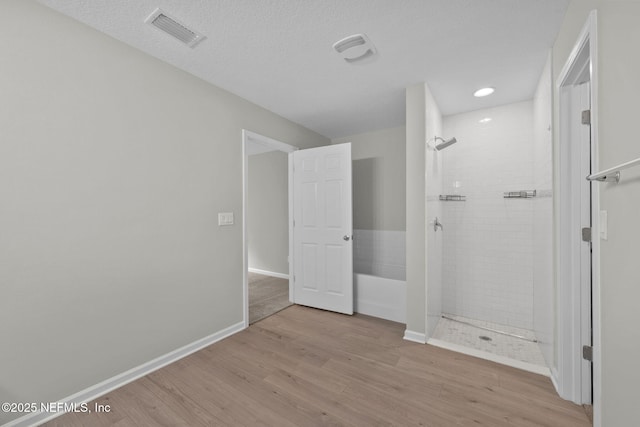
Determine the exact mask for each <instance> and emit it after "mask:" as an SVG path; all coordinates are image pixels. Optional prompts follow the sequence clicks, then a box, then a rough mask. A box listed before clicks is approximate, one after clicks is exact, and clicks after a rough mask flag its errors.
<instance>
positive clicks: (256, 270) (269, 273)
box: [247, 267, 289, 280]
mask: <svg viewBox="0 0 640 427" xmlns="http://www.w3.org/2000/svg"><path fill="white" fill-rule="evenodd" d="M247 270H248V271H249V273H256V274H262V275H263V276H269V277H277V278H278V279H287V280H289V275H288V274H284V273H276V272H275V271H267V270H260V269H259V268H251V267H249V268H248V269H247Z"/></svg>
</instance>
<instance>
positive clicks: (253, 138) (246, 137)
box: [242, 129, 298, 328]
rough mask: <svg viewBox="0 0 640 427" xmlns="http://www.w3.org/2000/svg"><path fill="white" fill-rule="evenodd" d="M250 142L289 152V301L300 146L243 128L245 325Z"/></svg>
mask: <svg viewBox="0 0 640 427" xmlns="http://www.w3.org/2000/svg"><path fill="white" fill-rule="evenodd" d="M248 143H257V144H260V145H262V146H264V147H265V148H266V150H265V152H267V151H282V152H284V153H287V154H288V157H289V165H288V175H289V179H288V187H289V188H288V192H289V197H288V199H289V220H288V223H289V301H292V302H293V263H292V262H291V255H292V254H293V227H292V221H291V218H293V197H292V194H293V190H292V189H293V173H292V166H293V163H292V160H291V159H292V156H291V153H293V152H294V151H296V150H298V147H294V146H293V145H289V144H285V143H284V142H281V141H278V140H275V139H273V138H269V137H267V136H264V135H260V134H258V133H255V132H251V131H249V130H246V129H242V306H243V309H242V320H243V323H244V327H245V328H247V327H248V326H249V278H248V274H247V271H248V269H249V245H248V235H247V200H248V199H247V184H248V178H249V175H248V174H249V162H248V160H249V154H248V150H247V144H248Z"/></svg>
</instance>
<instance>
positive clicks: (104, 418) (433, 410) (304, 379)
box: [47, 306, 590, 427]
mask: <svg viewBox="0 0 640 427" xmlns="http://www.w3.org/2000/svg"><path fill="white" fill-rule="evenodd" d="M403 332H404V325H401V324H399V323H394V322H389V321H386V320H381V319H376V318H373V317H368V316H363V315H355V316H352V317H350V316H345V315H341V314H336V313H330V312H326V311H321V310H314V309H310V308H306V307H300V306H292V307H289V308H287V309H285V310H283V311H281V312H279V313H277V314H275V315H273V316H271V317H268V318H266V319H264V320H262V321H260V322H257V323H255V324H254V325H252V326H250V327H249V328H248V329H246V330H244V331H242V332H240V333H238V334H236V335H234V336H232V337H230V338H227V339H225V340H223V341H221V342H219V343H217V344H214V345H212V346H210V347H207V348H206V349H203V350H201V351H199V352H197V353H194V354H193V355H191V356H189V357H186V358H184V359H182V360H180V361H178V362H176V363H174V364H171V365H169V366H167V367H165V368H162V369H160V370H158V371H156V372H154V373H152V374H150V375H148V376H146V377H143V378H141V379H139V380H137V381H135V382H132V383H130V384H128V385H126V386H124V387H122V388H120V389H118V390H115V391H113V392H111V393H109V394H107V395H105V396H103V397H101V398H99V399H98V400H97V401H96V402H97V403H101V404H109V405H110V406H111V408H112V411H111V412H110V413H108V414H97V413H92V414H66V415H64V416H62V417H60V418H57V419H55V420H53V421H51V422H50V423H48V424H47V425H49V426H83V427H85V426H108V425H114V426H119V427H123V426H154V425H159V426H211V425H215V426H218V425H220V426H223V425H229V426H316V425H318V426H319V425H332V426H340V425H348V426H405V425H407V426H408V425H416V426H471V425H473V426H478V425H483V426H537V425H542V426H562V427H564V426H588V425H590V422H589V420H588V419H587V416H586V414H585V412H584V410H583V408H582V407H581V406H578V405H574V404H572V403H570V402H567V401H564V400H562V399H560V398H559V397H558V396H557V394H556V393H555V391H554V388H553V386H552V384H551V382H550V380H549V379H548V378H546V377H543V376H540V375H536V374H531V373H528V372H524V371H520V370H517V369H514V368H509V367H506V366H502V365H498V364H495V363H492V362H488V361H485V360H481V359H476V358H473V357H470V356H466V355H462V354H458V353H454V352H451V351H448V350H444V349H440V348H437V347H432V346H428V345H421V344H415V343H411V342H408V341H404V340H403V339H402V334H403ZM92 406H93V404H91V405H90V407H92Z"/></svg>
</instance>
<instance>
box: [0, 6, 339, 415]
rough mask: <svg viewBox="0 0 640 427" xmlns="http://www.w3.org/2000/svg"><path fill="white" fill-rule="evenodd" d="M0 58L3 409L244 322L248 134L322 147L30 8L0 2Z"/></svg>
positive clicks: (234, 100)
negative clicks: (228, 217) (223, 222)
mask: <svg viewBox="0 0 640 427" xmlns="http://www.w3.org/2000/svg"><path fill="white" fill-rule="evenodd" d="M0 52H2V55H1V57H0V64H1V66H0V70H1V71H0V93H1V94H2V97H1V100H0V132H1V133H0V195H1V202H0V217H1V222H0V236H2V238H1V239H0V260H2V261H0V286H1V290H2V297H1V298H0V342H2V351H1V352H0V378H1V379H2V380H1V383H0V401H3V402H4V401H13V402H33V401H35V402H38V401H42V402H49V401H56V400H57V399H60V398H63V397H66V396H68V395H71V394H72V393H75V392H77V391H79V390H81V389H83V388H85V387H88V386H91V385H94V384H96V383H98V382H100V381H102V380H105V379H107V378H109V377H111V376H113V375H116V374H119V373H121V372H123V371H125V370H128V369H130V368H132V367H134V366H137V365H139V364H141V363H143V362H146V361H149V360H151V359H153V358H155V357H157V356H159V355H162V354H165V353H167V352H169V351H171V350H174V349H176V348H178V347H181V346H183V345H185V344H188V343H191V342H193V341H195V340H197V339H200V338H202V337H205V336H208V335H210V334H213V333H215V332H218V331H220V330H222V329H223V328H226V327H228V326H230V325H234V324H237V323H238V322H241V321H242V230H241V226H240V222H239V221H238V218H240V216H241V212H242V143H241V130H242V128H248V129H250V130H252V131H255V132H258V133H260V134H263V135H268V136H270V137H273V138H276V139H279V140H281V141H284V142H287V143H290V144H294V145H299V144H300V143H301V142H302V141H305V145H306V146H309V147H310V146H318V145H323V144H328V143H329V140H328V139H326V138H324V137H322V136H320V135H318V134H316V133H313V132H311V131H309V130H307V129H304V128H302V127H300V126H298V125H296V124H294V123H291V122H289V121H287V120H284V119H282V118H281V117H278V116H276V115H275V114H273V113H270V112H269V111H266V110H264V109H262V108H259V107H258V106H256V105H254V104H251V103H249V102H248V101H245V100H243V99H240V98H238V97H237V96H235V95H232V94H230V93H228V92H225V91H223V90H221V89H218V88H216V87H214V86H212V85H209V84H207V83H205V82H203V81H202V80H199V79H197V78H195V77H193V76H191V75H189V74H187V73H185V72H182V71H180V70H178V69H176V68H174V67H172V66H169V65H167V64H165V63H162V62H161V61H159V60H157V59H154V58H152V57H149V56H147V55H144V54H142V53H140V52H139V51H137V50H135V49H133V48H131V47H128V46H126V45H124V44H123V43H120V42H118V41H116V40H114V39H112V38H110V37H107V36H105V35H103V34H102V33H99V32H97V31H95V30H92V29H89V28H88V27H86V26H84V25H82V24H79V23H77V22H75V21H73V20H71V19H69V18H67V17H64V16H62V15H60V14H58V13H56V12H53V11H51V10H50V9H48V8H46V7H44V6H41V5H39V4H37V3H36V2H35V1H31V0H29V1H27V0H4V1H2V2H0ZM227 211H233V212H235V213H236V224H235V225H234V226H228V227H218V226H217V213H218V212H227ZM13 417H14V416H12V415H8V414H0V424H1V423H2V422H4V421H7V420H8V419H10V418H13Z"/></svg>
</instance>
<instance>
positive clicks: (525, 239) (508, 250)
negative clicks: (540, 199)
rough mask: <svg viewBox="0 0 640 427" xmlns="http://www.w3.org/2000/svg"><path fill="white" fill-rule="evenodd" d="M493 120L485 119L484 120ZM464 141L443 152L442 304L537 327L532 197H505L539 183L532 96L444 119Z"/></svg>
mask: <svg viewBox="0 0 640 427" xmlns="http://www.w3.org/2000/svg"><path fill="white" fill-rule="evenodd" d="M487 118H488V119H491V120H490V121H484V122H481V120H483V119H487ZM453 136H455V137H456V138H457V139H458V143H457V144H455V145H452V146H451V147H449V148H447V149H445V150H443V151H440V152H439V153H438V154H440V155H442V156H443V190H442V191H443V193H444V194H459V195H463V196H466V201H464V202H453V201H452V202H441V203H442V212H443V218H442V223H443V226H444V230H443V255H444V257H443V287H442V288H443V289H442V310H443V312H445V313H451V314H456V315H459V316H464V317H469V318H472V319H478V320H485V321H488V322H493V323H500V324H504V325H508V326H515V327H519V328H525V329H533V206H534V204H533V202H534V200H535V199H505V198H504V197H503V193H504V192H507V191H521V190H534V189H535V188H534V180H533V104H532V102H531V101H528V102H521V103H516V104H509V105H506V106H502V107H496V108H491V109H484V110H478V111H474V112H470V113H463V114H457V115H453V116H448V117H445V118H444V137H445V138H449V137H453Z"/></svg>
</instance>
